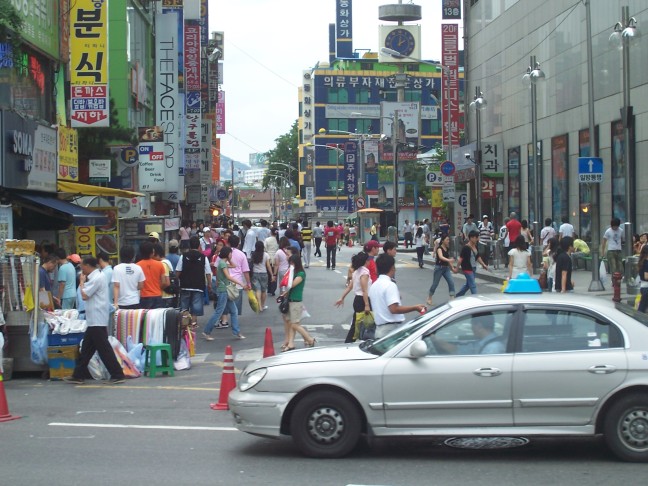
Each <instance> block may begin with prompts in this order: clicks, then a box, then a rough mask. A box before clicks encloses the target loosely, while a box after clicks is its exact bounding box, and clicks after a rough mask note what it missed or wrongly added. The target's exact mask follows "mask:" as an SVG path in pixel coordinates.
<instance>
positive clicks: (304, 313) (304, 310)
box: [301, 305, 311, 319]
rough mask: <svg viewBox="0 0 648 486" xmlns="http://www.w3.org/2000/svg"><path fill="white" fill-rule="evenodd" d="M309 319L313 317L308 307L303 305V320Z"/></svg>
mask: <svg viewBox="0 0 648 486" xmlns="http://www.w3.org/2000/svg"><path fill="white" fill-rule="evenodd" d="M307 317H311V315H310V314H309V312H308V309H306V306H305V305H302V313H301V318H302V319H306V318H307Z"/></svg>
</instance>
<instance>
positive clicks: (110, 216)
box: [74, 207, 119, 257]
mask: <svg viewBox="0 0 648 486" xmlns="http://www.w3.org/2000/svg"><path fill="white" fill-rule="evenodd" d="M88 209H91V210H92V211H96V212H98V213H103V214H105V215H106V219H107V221H106V224H104V225H103V226H75V228H74V234H75V243H76V250H77V251H76V252H77V253H78V254H79V256H81V257H84V256H97V253H98V252H102V251H103V252H105V253H107V254H108V256H111V257H115V256H117V255H118V254H119V228H118V224H117V212H118V209H117V208H114V207H106V208H88Z"/></svg>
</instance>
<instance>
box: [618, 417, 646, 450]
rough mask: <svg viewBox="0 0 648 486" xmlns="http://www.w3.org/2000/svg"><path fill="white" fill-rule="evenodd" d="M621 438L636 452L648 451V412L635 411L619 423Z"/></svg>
mask: <svg viewBox="0 0 648 486" xmlns="http://www.w3.org/2000/svg"><path fill="white" fill-rule="evenodd" d="M619 436H620V437H621V440H622V441H623V442H624V444H626V446H627V447H629V448H630V449H633V450H635V451H642V452H643V451H646V450H648V410H633V411H631V412H629V413H628V414H626V415H625V416H624V417H623V418H622V419H621V421H620V422H619Z"/></svg>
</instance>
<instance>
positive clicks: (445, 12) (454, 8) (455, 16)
mask: <svg viewBox="0 0 648 486" xmlns="http://www.w3.org/2000/svg"><path fill="white" fill-rule="evenodd" d="M441 9H442V10H441V15H442V17H441V18H442V19H443V20H460V19H461V0H442V2H441Z"/></svg>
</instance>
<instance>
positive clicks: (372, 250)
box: [363, 240, 382, 282]
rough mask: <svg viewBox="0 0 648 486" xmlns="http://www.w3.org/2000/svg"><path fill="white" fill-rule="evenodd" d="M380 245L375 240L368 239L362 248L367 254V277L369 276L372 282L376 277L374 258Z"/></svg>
mask: <svg viewBox="0 0 648 486" xmlns="http://www.w3.org/2000/svg"><path fill="white" fill-rule="evenodd" d="M381 247H382V245H381V244H380V243H378V242H377V241H376V240H369V241H367V243H365V246H364V248H363V250H364V252H365V253H366V254H367V255H368V256H369V258H368V260H367V263H366V264H365V265H366V267H367V268H368V269H369V277H370V278H371V281H372V282H375V281H376V279H377V278H378V270H377V268H376V262H375V261H374V260H375V259H376V257H377V256H378V252H379V251H380V248H381Z"/></svg>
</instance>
